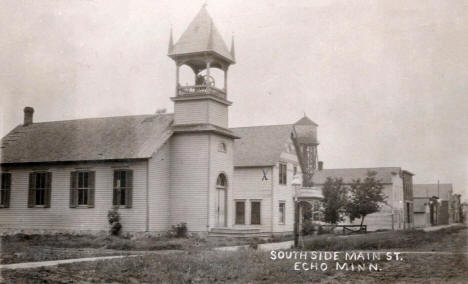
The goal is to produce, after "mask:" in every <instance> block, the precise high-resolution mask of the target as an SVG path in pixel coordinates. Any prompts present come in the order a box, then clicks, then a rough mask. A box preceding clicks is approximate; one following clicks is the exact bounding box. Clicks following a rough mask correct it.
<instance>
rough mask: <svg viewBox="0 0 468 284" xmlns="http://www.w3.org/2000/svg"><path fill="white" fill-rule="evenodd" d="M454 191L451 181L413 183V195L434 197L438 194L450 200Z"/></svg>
mask: <svg viewBox="0 0 468 284" xmlns="http://www.w3.org/2000/svg"><path fill="white" fill-rule="evenodd" d="M452 192H453V186H452V184H451V183H441V184H439V186H437V183H431V184H413V197H432V196H437V197H439V198H441V199H444V200H449V199H450V195H451V193H452Z"/></svg>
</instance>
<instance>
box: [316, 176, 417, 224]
mask: <svg viewBox="0 0 468 284" xmlns="http://www.w3.org/2000/svg"><path fill="white" fill-rule="evenodd" d="M368 172H376V173H377V175H376V179H377V180H379V181H380V182H381V183H382V184H383V186H384V187H383V193H384V194H385V196H386V197H387V199H386V203H383V204H381V209H380V211H379V212H377V213H373V214H370V215H368V216H366V217H365V219H364V224H365V225H367V228H368V230H370V231H375V230H379V229H387V230H402V229H408V228H413V224H414V223H413V222H414V221H413V220H414V218H413V199H412V195H413V194H412V191H413V189H412V176H413V174H412V173H410V172H409V171H406V170H403V169H401V168H399V167H377V168H344V169H321V170H318V171H317V172H316V173H315V175H314V176H313V178H312V180H313V184H314V188H320V190H321V187H322V186H323V184H324V183H325V181H326V179H327V177H335V178H342V179H343V183H344V184H346V185H349V184H351V183H352V182H353V180H357V179H361V180H363V179H364V178H366V176H367V173H368ZM355 222H356V223H359V220H355ZM345 223H349V221H348V222H345Z"/></svg>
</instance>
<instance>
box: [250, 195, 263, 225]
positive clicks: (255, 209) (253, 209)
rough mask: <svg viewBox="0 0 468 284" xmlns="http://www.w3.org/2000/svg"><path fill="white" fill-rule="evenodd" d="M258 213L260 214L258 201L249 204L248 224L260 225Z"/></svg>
mask: <svg viewBox="0 0 468 284" xmlns="http://www.w3.org/2000/svg"><path fill="white" fill-rule="evenodd" d="M260 212H261V203H260V201H252V202H251V203H250V224H252V225H260V223H261V222H260V219H261V216H260Z"/></svg>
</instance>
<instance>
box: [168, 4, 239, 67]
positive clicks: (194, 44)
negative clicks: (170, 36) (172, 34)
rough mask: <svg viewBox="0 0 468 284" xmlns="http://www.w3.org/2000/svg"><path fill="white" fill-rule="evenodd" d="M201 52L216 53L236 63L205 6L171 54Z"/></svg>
mask: <svg viewBox="0 0 468 284" xmlns="http://www.w3.org/2000/svg"><path fill="white" fill-rule="evenodd" d="M200 52H214V53H216V54H218V55H220V56H221V57H223V58H224V59H226V60H228V61H230V62H231V63H234V58H233V57H232V54H231V52H229V49H228V48H227V46H226V43H225V42H224V40H223V38H222V37H221V34H220V33H219V31H218V29H217V28H216V26H215V25H214V24H213V19H212V18H211V16H210V15H209V14H208V11H207V10H206V7H205V5H203V7H202V8H201V9H200V11H199V12H198V14H197V15H196V16H195V18H194V19H193V20H192V22H191V23H190V25H189V26H188V28H187V29H186V30H185V32H184V33H183V34H182V36H181V37H180V38H179V40H178V41H177V42H176V44H175V45H174V46H173V48H172V50H170V52H169V56H170V57H174V56H177V55H183V54H193V53H200Z"/></svg>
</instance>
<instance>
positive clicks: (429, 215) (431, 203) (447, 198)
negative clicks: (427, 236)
mask: <svg viewBox="0 0 468 284" xmlns="http://www.w3.org/2000/svg"><path fill="white" fill-rule="evenodd" d="M413 189H414V190H413V192H414V204H415V206H414V208H415V209H414V213H415V225H416V227H426V226H435V225H447V224H450V223H454V222H457V220H459V218H458V217H457V216H456V215H457V214H458V215H459V209H456V208H457V207H458V208H460V206H459V205H458V204H459V197H454V195H453V186H452V184H442V183H441V184H437V183H436V184H415V185H414V186H413ZM457 200H458V201H457Z"/></svg>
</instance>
